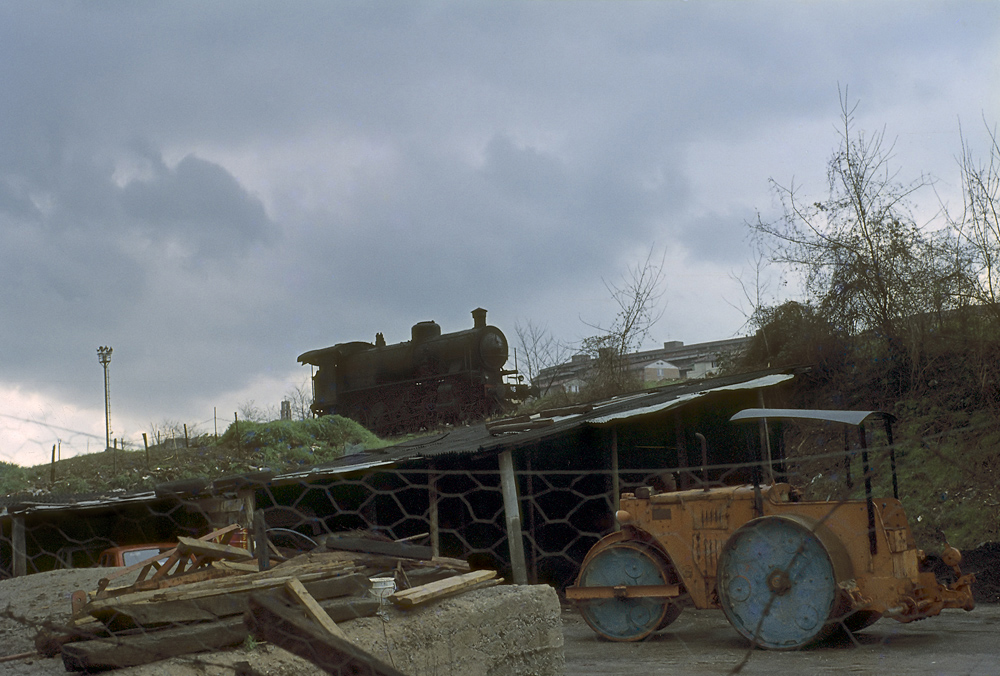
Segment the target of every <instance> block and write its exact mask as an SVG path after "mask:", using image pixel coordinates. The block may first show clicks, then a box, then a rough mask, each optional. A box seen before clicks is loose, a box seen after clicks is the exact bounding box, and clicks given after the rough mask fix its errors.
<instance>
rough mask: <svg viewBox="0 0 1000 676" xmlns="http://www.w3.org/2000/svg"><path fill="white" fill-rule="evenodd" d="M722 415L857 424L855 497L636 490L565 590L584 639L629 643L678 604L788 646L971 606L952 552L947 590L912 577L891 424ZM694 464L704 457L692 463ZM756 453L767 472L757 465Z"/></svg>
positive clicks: (870, 416)
mask: <svg viewBox="0 0 1000 676" xmlns="http://www.w3.org/2000/svg"><path fill="white" fill-rule="evenodd" d="M731 420H732V421H733V422H758V424H761V423H762V424H763V425H764V426H766V425H767V421H786V420H814V421H822V422H824V423H842V424H844V425H847V426H849V427H854V428H857V430H858V432H859V433H858V435H857V436H858V438H859V440H860V443H859V446H860V448H859V450H855V451H852V453H855V454H859V455H860V456H861V460H862V470H863V477H864V483H865V497H864V499H845V500H825V501H810V500H805V499H803V495H802V491H801V490H799V489H797V488H796V487H794V486H792V485H790V484H789V483H784V482H779V481H774V480H773V478H770V477H762V479H761V480H759V481H754V482H753V483H750V484H744V485H736V486H722V485H712V484H710V483H709V482H708V481H707V475H708V473H707V471H706V472H705V478H706V481H705V482H704V483H703V485H702V486H699V487H697V488H692V489H687V490H666V491H657V490H655V489H654V488H652V487H648V486H642V487H639V488H635V489H633V490H632V492H626V493H623V494H622V495H621V503H620V509H619V511H618V512H617V515H616V516H617V521H618V523H619V524H620V526H621V529H620V530H619V531H616V532H614V533H612V534H610V535H608V536H606V537H604V538H603V539H601V540H600V541H599V542H598V543H597V544H596V545H594V547H593V548H591V550H590V551H589V552H588V554H587V556H586V558H585V559H584V561H583V564H582V566H581V569H580V573H579V576H578V577H577V579H576V582H575V584H574V585H573V586H570V587H569V588H567V590H566V595H567V598H568V599H570V600H571V601H573V602H575V603H576V604H577V607H578V608H579V611H580V613H581V614H582V615H583V618H584V619H585V620H586V622H587V624H589V625H590V626H591V627H592V628H593V629H594V631H595V632H597V634H599V635H600V636H602V637H604V638H606V639H610V640H612V641H637V640H641V639H643V638H645V637H647V636H649V635H650V634H652V633H653V632H655V631H657V630H660V629H663V628H664V627H666V626H667V625H669V624H670V623H671V622H673V621H674V620H675V619H677V617H678V616H679V615H680V613H681V610H682V608H683V607H685V606H694V607H695V608H698V609H705V608H719V609H721V610H722V611H723V613H725V616H726V618H727V619H728V620H729V622H730V624H731V625H732V626H733V628H734V629H736V631H737V632H739V633H740V634H741V635H743V636H744V637H745V638H747V639H748V640H749V641H751V642H752V643H753V644H754V645H755V646H759V647H762V648H769V649H775V650H793V649H797V648H802V647H804V646H807V645H809V644H811V643H814V642H817V641H819V640H821V639H823V638H824V637H826V636H828V635H830V634H831V633H833V632H834V631H836V630H837V629H838V628H843V629H845V630H847V631H852V632H853V631H857V630H859V629H862V628H864V627H866V626H868V625H870V624H872V623H873V622H876V621H877V620H879V619H880V618H883V617H884V618H891V619H894V620H897V621H900V622H911V621H913V620H919V619H922V618H926V617H931V616H934V615H937V614H939V613H940V612H941V611H942V610H943V609H945V608H962V609H964V610H971V609H972V608H973V607H974V602H973V599H972V587H971V585H972V583H973V582H974V576H973V575H963V574H962V572H961V570H960V567H959V566H960V563H961V558H962V557H961V554H960V553H959V551H958V550H957V549H955V548H953V547H950V546H946V547H945V549H944V551H943V552H942V554H941V559H942V561H943V562H944V563H946V564H947V565H949V566H951V567H952V569H953V570H954V573H955V578H956V579H955V580H954V582H951V583H950V584H943V583H941V582H939V581H938V580H937V578H936V576H935V574H934V573H933V572H930V571H921V563H922V562H923V561H924V560H925V558H926V557H925V554H924V552H923V551H921V550H919V549H917V547H916V545H915V543H914V540H913V534H912V533H911V532H910V527H909V524H908V522H907V519H906V513H905V511H904V510H903V506H902V504H901V503H900V501H899V499H898V481H897V478H896V467H895V465H896V462H895V454H894V451H892V436H891V428H892V422H893V418H892V416H891V415H889V414H886V413H882V412H879V411H817V410H799V409H747V410H744V411H741V412H739V413H737V414H736V415H735V416H733V417H732V418H731ZM874 422H881V423H883V424H884V426H885V429H886V434H887V436H888V448H889V450H890V452H889V455H890V460H891V465H892V484H893V493H894V497H891V498H877V497H874V496H873V495H872V480H871V479H872V474H871V466H870V463H869V449H868V446H867V442H866V436H867V435H866V433H865V424H866V423H869V424H870V423H874ZM761 436H762V437H764V438H765V439H766V435H763V434H762V435H761ZM702 439H703V438H702ZM703 443H704V442H703ZM764 445H765V446H767V447H769V444H766V443H765V444H764ZM706 455H707V454H706V453H705V452H704V449H703V454H702V458H703V463H704V465H705V466H707V457H706ZM763 456H764V459H763V462H762V466H763V467H764V468H765V471H768V473H770V472H769V470H770V467H771V465H772V463H771V462H770V458H769V457H768V456H767V453H766V452H765V453H764V454H763ZM769 479H770V480H769Z"/></svg>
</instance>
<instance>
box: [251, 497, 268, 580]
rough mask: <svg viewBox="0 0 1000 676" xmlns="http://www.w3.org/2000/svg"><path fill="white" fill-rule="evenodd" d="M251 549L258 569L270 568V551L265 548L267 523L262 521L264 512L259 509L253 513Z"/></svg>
mask: <svg viewBox="0 0 1000 676" xmlns="http://www.w3.org/2000/svg"><path fill="white" fill-rule="evenodd" d="M253 549H254V552H253V553H254V556H256V557H257V567H258V568H259V569H260V570H267V569H268V568H270V567H271V553H270V552H269V551H268V549H267V523H266V522H265V521H264V512H262V511H260V510H257V511H254V513H253Z"/></svg>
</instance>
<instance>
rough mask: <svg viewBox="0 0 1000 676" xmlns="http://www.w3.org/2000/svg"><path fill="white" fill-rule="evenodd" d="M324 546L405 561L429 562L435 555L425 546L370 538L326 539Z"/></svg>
mask: <svg viewBox="0 0 1000 676" xmlns="http://www.w3.org/2000/svg"><path fill="white" fill-rule="evenodd" d="M324 544H325V546H326V548H327V549H336V550H340V551H347V552H362V553H364V554H380V555H383V556H397V557H400V558H404V559H418V560H420V561H429V560H430V558H431V556H432V554H433V552H432V551H431V548H430V547H425V546H423V545H411V544H407V543H397V542H386V541H384V540H370V539H368V538H355V537H330V538H327V539H326V542H325V543H324Z"/></svg>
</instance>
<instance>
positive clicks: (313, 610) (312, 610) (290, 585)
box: [285, 577, 348, 641]
mask: <svg viewBox="0 0 1000 676" xmlns="http://www.w3.org/2000/svg"><path fill="white" fill-rule="evenodd" d="M285 591H287V592H288V594H289V595H290V596H291V597H292V599H293V600H294V601H297V602H298V603H299V604H301V605H302V607H303V608H305V609H306V614H307V615H308V616H309V617H310V618H312V620H313V622H315V623H316V624H318V625H319V626H321V627H323V629H325V630H326V631H328V632H329V633H330V634H331V635H332V636H336V637H338V638H342V639H344V640H345V641H346V640H348V639H347V634H345V633H344V630H343V629H341V628H340V627H338V626H337V623H336V622H334V621H333V620H331V619H330V616H329V615H327V613H326V611H325V610H323V609H322V608H321V607H320V605H319V603H318V602H317V601H316V599H314V598H313V597H312V595H311V594H310V593H309V591H308V590H307V589H306V588H305V587H304V586H303V585H302V583H301V582H299V578H297V577H293V578H292V579H291V580H288V581H287V582H285Z"/></svg>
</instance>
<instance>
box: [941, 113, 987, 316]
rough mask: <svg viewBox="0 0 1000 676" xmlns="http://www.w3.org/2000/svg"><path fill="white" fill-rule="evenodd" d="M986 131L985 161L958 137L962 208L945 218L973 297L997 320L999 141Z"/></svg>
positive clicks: (963, 138) (963, 139)
mask: <svg viewBox="0 0 1000 676" xmlns="http://www.w3.org/2000/svg"><path fill="white" fill-rule="evenodd" d="M984 122H985V121H984ZM986 131H987V133H988V134H989V139H990V149H989V158H988V159H987V160H986V161H978V160H977V159H976V158H975V157H974V156H973V153H972V149H971V148H970V147H969V144H968V142H967V141H966V140H965V137H964V135H963V136H962V156H961V158H960V159H959V165H960V166H961V170H962V190H963V193H964V194H963V197H964V199H963V207H964V211H963V214H962V216H961V217H960V218H957V219H956V218H949V221H950V222H951V224H952V226H953V227H954V228H955V229H956V230H957V231H958V233H959V237H960V239H961V241H962V242H963V243H964V244H965V245H966V246H965V251H966V252H967V255H968V261H969V264H970V268H971V270H970V275H969V277H970V279H971V282H972V285H971V293H972V295H973V297H974V300H975V301H977V302H978V303H980V304H982V305H985V307H986V308H987V309H988V311H989V312H990V313H991V314H992V315H993V317H994V318H995V319H1000V305H998V302H1000V143H998V141H997V132H996V128H992V129H991V128H990V126H989V125H988V124H987V125H986Z"/></svg>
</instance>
